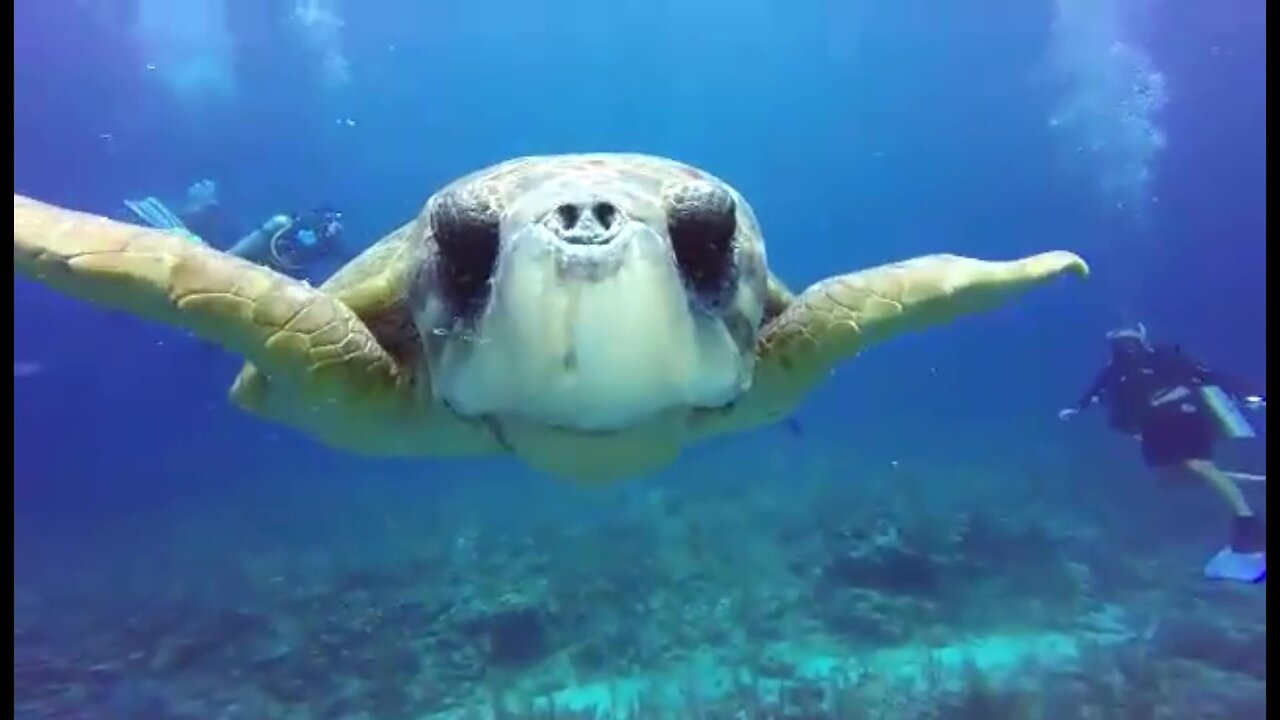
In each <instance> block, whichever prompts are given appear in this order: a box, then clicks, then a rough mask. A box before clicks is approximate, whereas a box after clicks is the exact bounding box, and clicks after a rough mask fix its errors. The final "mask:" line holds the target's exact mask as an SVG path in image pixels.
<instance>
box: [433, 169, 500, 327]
mask: <svg viewBox="0 0 1280 720" xmlns="http://www.w3.org/2000/svg"><path fill="white" fill-rule="evenodd" d="M501 217H502V213H501V212H500V211H499V209H498V207H497V205H496V204H495V203H494V202H493V200H492V199H491V198H490V197H489V196H488V195H486V194H483V193H459V192H450V193H448V194H446V195H443V196H441V197H440V199H439V200H437V201H436V203H435V206H434V207H433V208H432V209H431V216H430V223H431V234H432V237H434V238H435V242H436V248H437V252H438V254H437V262H436V280H437V282H439V283H440V289H441V292H442V293H443V294H444V296H445V297H446V298H448V300H449V301H450V302H451V303H453V304H454V305H455V306H456V307H457V309H458V310H459V312H463V313H466V312H470V311H473V310H475V309H477V308H478V307H479V306H480V305H481V304H483V303H484V301H485V300H486V299H487V298H488V293H489V281H490V280H491V279H492V278H493V269H494V265H495V263H496V262H497V259H498V242H499V225H500V223H501Z"/></svg>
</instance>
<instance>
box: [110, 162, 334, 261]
mask: <svg viewBox="0 0 1280 720" xmlns="http://www.w3.org/2000/svg"><path fill="white" fill-rule="evenodd" d="M124 204H125V206H126V207H127V208H128V209H129V211H130V212H131V213H132V214H133V215H134V216H135V217H137V218H138V219H140V220H142V221H143V222H145V223H146V224H148V225H150V226H151V227H154V228H157V229H160V230H166V231H169V232H173V233H176V234H179V235H182V236H184V237H187V238H189V239H191V240H193V241H195V242H199V243H203V244H206V245H209V246H211V247H215V248H219V247H225V246H226V245H228V244H231V243H232V241H233V239H234V238H235V237H236V235H235V234H234V230H232V229H231V223H230V218H229V216H228V215H227V213H226V211H225V209H224V208H223V206H222V204H221V203H220V202H219V201H218V186H217V184H216V183H215V182H214V181H213V180H200V181H198V182H196V183H193V184H192V185H191V187H189V188H188V189H187V193H186V197H185V198H184V199H183V201H182V204H181V205H180V206H179V209H178V211H177V212H174V211H172V210H170V209H169V208H168V207H166V206H165V204H164V203H162V202H161V201H160V200H158V199H156V198H155V197H146V198H143V199H141V200H125V201H124ZM342 231H343V228H342V213H341V212H339V211H337V210H335V209H334V208H332V207H329V206H327V205H322V206H320V207H318V208H315V209H313V210H310V211H307V212H305V213H291V214H280V215H273V216H272V217H270V218H268V219H267V221H266V222H264V223H262V225H260V226H258V227H257V228H256V229H254V230H253V231H252V232H250V233H249V234H248V235H245V236H244V237H242V238H240V240H239V241H238V242H235V244H234V245H232V246H231V247H230V248H228V249H227V250H226V252H228V253H230V254H232V255H236V256H239V257H242V258H244V259H246V260H251V261H253V262H256V263H258V264H259V265H266V266H267V267H270V268H272V269H273V270H276V271H277V272H281V273H284V274H286V275H291V276H294V277H300V276H301V275H302V274H303V273H304V272H305V271H306V270H307V269H308V267H310V266H311V265H312V264H313V263H315V261H317V260H320V259H321V258H324V257H331V256H337V257H347V256H348V255H349V254H348V253H346V252H344V250H343V247H342V243H341V240H342Z"/></svg>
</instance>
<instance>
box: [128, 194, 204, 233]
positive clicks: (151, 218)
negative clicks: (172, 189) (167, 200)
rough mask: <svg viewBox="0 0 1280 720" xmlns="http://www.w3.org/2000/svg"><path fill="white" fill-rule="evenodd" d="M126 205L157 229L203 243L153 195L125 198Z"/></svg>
mask: <svg viewBox="0 0 1280 720" xmlns="http://www.w3.org/2000/svg"><path fill="white" fill-rule="evenodd" d="M124 205H125V207H127V208H129V211H130V212H132V213H133V214H134V215H136V216H137V217H138V219H139V220H142V221H143V222H145V223H146V224H148V225H150V226H151V227H153V228H155V229H157V230H168V231H170V232H173V233H175V234H177V235H181V236H183V237H185V238H187V239H189V240H192V241H194V242H198V243H203V242H204V240H202V239H201V238H200V237H198V236H197V235H196V234H195V233H193V232H191V231H190V230H188V229H187V226H186V225H184V224H183V223H182V220H180V219H179V218H178V216H177V215H174V214H173V211H171V210H170V209H169V208H167V207H165V204H164V203H162V202H160V201H159V200H157V199H155V198H153V197H146V198H143V199H141V200H125V201H124Z"/></svg>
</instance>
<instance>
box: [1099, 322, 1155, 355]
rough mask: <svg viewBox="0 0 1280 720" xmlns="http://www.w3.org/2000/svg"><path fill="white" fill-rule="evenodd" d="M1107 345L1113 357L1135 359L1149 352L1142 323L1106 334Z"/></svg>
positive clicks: (1145, 330)
mask: <svg viewBox="0 0 1280 720" xmlns="http://www.w3.org/2000/svg"><path fill="white" fill-rule="evenodd" d="M1107 344H1109V345H1110V346H1111V354H1112V355H1113V356H1115V357H1137V356H1139V355H1142V354H1144V353H1146V352H1148V351H1150V350H1151V345H1149V344H1148V343H1147V328H1146V326H1145V325H1143V324H1142V323H1138V324H1137V325H1135V326H1133V327H1127V328H1118V329H1116V330H1112V331H1110V332H1108V333H1107Z"/></svg>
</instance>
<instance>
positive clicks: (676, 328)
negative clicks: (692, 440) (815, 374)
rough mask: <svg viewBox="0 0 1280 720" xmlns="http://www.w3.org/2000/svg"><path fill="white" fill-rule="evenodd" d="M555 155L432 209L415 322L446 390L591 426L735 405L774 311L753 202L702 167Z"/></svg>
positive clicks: (461, 191)
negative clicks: (604, 163)
mask: <svg viewBox="0 0 1280 720" xmlns="http://www.w3.org/2000/svg"><path fill="white" fill-rule="evenodd" d="M546 162H547V163H548V165H547V166H541V165H538V164H537V161H536V160H535V161H534V164H533V165H532V166H530V167H528V168H526V169H524V170H523V172H521V171H516V172H514V173H512V174H510V175H505V176H504V175H496V176H486V177H488V180H487V181H486V180H485V179H484V178H482V179H481V180H478V181H477V180H471V181H467V180H465V179H464V180H463V181H460V182H459V183H458V184H456V185H455V186H453V187H451V188H446V189H445V190H444V191H443V192H442V193H441V194H440V195H438V196H437V197H435V198H433V199H432V200H431V201H429V202H428V205H427V207H426V208H425V209H424V213H423V216H422V219H421V221H420V222H421V223H422V224H423V225H424V226H425V227H424V233H425V232H426V231H427V230H429V248H430V252H429V254H428V257H429V259H428V261H427V263H426V267H425V268H424V271H423V273H422V280H421V282H419V283H418V285H417V287H418V288H419V293H418V297H417V299H416V303H415V307H416V313H415V318H416V322H417V324H418V327H419V330H420V332H421V333H422V335H423V337H424V338H425V340H426V345H427V359H428V362H429V363H430V367H431V381H432V385H433V389H434V391H435V392H436V393H437V395H438V396H439V397H441V398H442V399H443V400H444V401H445V402H447V403H448V404H449V405H450V406H451V407H452V408H453V409H454V410H455V411H457V412H459V413H461V414H463V415H466V416H471V417H486V418H489V419H492V420H497V421H502V420H504V419H510V420H520V421H526V422H533V423H537V424H540V425H545V426H551V427H555V428H561V429H566V430H571V431H576V432H589V433H608V432H614V431H619V430H624V429H627V428H630V427H634V426H636V425H638V424H640V423H643V422H644V421H646V420H649V419H651V418H654V417H657V416H659V415H661V414H663V413H664V412H667V411H672V410H675V409H680V408H690V407H718V406H722V405H725V404H727V403H729V402H732V401H733V400H734V399H735V398H737V397H738V395H739V394H740V393H741V392H742V391H743V390H744V389H745V388H746V387H747V386H748V385H749V383H750V379H751V375H752V372H753V363H754V353H753V350H754V344H755V339H756V334H757V332H758V330H759V327H760V323H761V318H762V314H763V303H764V289H765V282H766V278H765V269H764V256H763V248H762V246H761V243H760V240H759V237H760V235H759V232H758V230H757V228H756V225H755V220H754V218H753V217H752V216H751V214H750V210H749V209H748V208H745V207H744V206H743V203H742V202H741V200H740V198H739V197H738V196H737V194H736V193H735V192H734V191H733V190H731V189H730V188H728V187H727V186H725V185H724V184H723V183H720V182H719V181H716V180H714V179H709V178H707V177H705V176H702V175H698V176H696V177H694V176H693V175H692V174H690V175H688V176H675V175H674V174H672V173H669V172H668V173H665V174H666V175H670V177H654V176H653V174H657V173H652V171H651V174H646V175H641V174H639V173H636V172H627V168H625V167H624V168H613V169H612V170H610V171H608V172H605V171H604V170H606V169H605V168H600V167H597V166H590V165H587V166H579V165H568V164H564V163H563V162H562V163H559V164H557V161H556V160H554V159H551V160H548V161H546Z"/></svg>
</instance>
